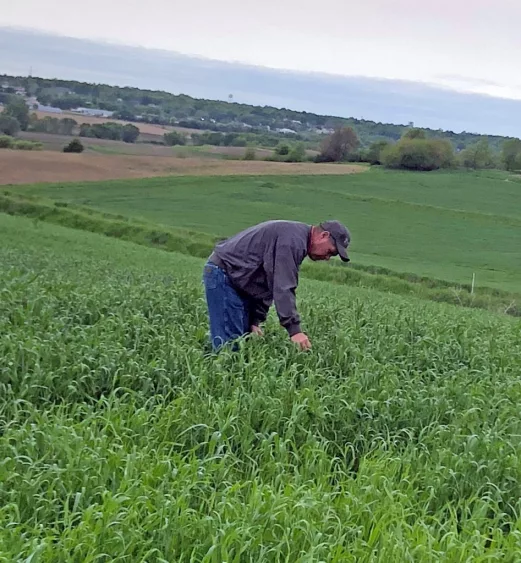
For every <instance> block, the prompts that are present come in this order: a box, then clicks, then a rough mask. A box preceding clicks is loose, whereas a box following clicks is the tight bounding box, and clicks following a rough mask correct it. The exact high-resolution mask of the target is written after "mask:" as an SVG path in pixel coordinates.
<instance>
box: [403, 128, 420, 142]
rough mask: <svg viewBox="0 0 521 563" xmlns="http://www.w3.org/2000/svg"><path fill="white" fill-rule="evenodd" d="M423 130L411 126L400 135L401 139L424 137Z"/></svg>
mask: <svg viewBox="0 0 521 563" xmlns="http://www.w3.org/2000/svg"><path fill="white" fill-rule="evenodd" d="M425 138H426V137H425V131H424V130H423V129H419V128H418V127H412V128H411V129H407V131H406V132H405V133H404V134H403V135H402V139H425Z"/></svg>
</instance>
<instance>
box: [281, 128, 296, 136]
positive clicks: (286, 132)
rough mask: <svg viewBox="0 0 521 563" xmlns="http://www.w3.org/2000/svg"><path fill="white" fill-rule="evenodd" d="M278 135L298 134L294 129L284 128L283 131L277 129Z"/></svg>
mask: <svg viewBox="0 0 521 563" xmlns="http://www.w3.org/2000/svg"><path fill="white" fill-rule="evenodd" d="M277 133H284V134H285V135H286V134H288V135H296V134H297V132H296V131H293V129H287V128H286V127H283V128H282V129H277Z"/></svg>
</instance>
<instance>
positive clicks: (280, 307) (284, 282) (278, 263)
mask: <svg viewBox="0 0 521 563" xmlns="http://www.w3.org/2000/svg"><path fill="white" fill-rule="evenodd" d="M299 265H300V264H299V263H298V261H297V256H296V250H295V249H294V248H293V245H292V244H291V242H290V241H286V240H284V238H280V237H279V238H278V239H277V240H276V241H275V245H274V248H273V261H272V270H271V271H269V270H268V271H267V273H268V280H269V283H270V285H271V286H272V294H273V301H274V303H275V309H276V310H277V315H278V317H279V321H280V324H281V325H282V326H283V327H284V328H285V329H286V330H287V331H288V334H289V335H290V336H293V335H294V334H297V333H299V332H301V328H300V316H299V314H298V312H297V305H296V294H295V291H296V289H297V286H298V270H299Z"/></svg>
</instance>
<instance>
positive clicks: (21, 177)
mask: <svg viewBox="0 0 521 563" xmlns="http://www.w3.org/2000/svg"><path fill="white" fill-rule="evenodd" d="M100 146H101V145H100ZM163 148H164V147H163ZM102 150H103V149H102ZM194 154H195V153H194ZM366 170H367V166H364V165H358V164H335V165H329V164H314V163H297V162H294V163H286V162H265V161H260V160H256V161H244V160H228V159H224V158H215V157H213V158H210V157H209V156H208V155H203V156H188V157H182V156H181V157H180V156H179V155H177V156H175V155H174V156H169V157H168V156H161V155H158V156H152V155H128V154H103V153H99V152H96V151H87V152H85V153H82V154H64V153H61V152H57V151H34V152H32V151H13V150H7V149H2V150H0V185H4V186H5V185H9V184H27V183H33V182H51V183H52V182H81V181H94V180H107V179H117V178H149V177H153V176H205V175H210V176H228V175H254V176H258V175H274V174H275V175H293V176H294V175H299V174H306V175H314V174H319V175H325V174H328V175H329V174H341V175H346V174H356V173H359V172H365V171H366Z"/></svg>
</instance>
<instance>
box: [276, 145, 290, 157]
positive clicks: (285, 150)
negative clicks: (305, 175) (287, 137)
mask: <svg viewBox="0 0 521 563" xmlns="http://www.w3.org/2000/svg"><path fill="white" fill-rule="evenodd" d="M275 154H278V155H280V156H285V155H287V154H289V145H288V144H287V143H279V144H278V145H277V146H276V147H275Z"/></svg>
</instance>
